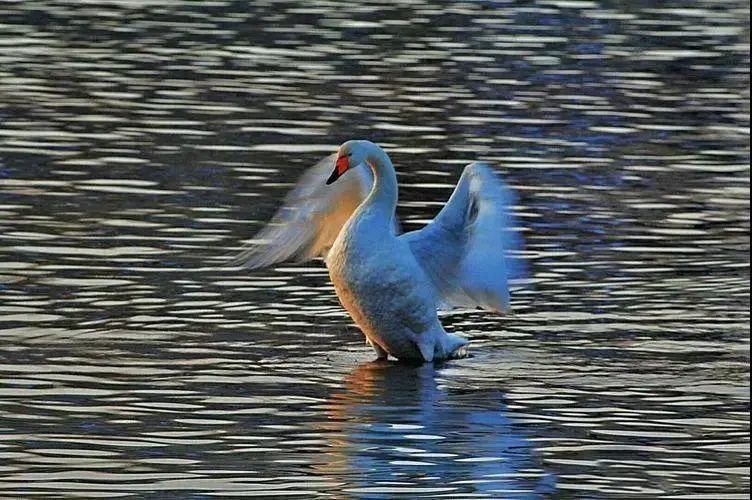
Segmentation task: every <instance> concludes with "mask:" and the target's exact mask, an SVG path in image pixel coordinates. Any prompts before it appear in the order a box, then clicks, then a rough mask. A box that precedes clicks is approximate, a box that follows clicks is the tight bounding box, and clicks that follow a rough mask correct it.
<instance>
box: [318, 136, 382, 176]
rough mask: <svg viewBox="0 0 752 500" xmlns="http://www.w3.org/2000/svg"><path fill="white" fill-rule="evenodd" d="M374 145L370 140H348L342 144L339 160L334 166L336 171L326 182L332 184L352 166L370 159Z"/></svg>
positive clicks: (339, 150) (338, 153) (338, 155)
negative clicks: (369, 155)
mask: <svg viewBox="0 0 752 500" xmlns="http://www.w3.org/2000/svg"><path fill="white" fill-rule="evenodd" d="M373 146H376V145H375V144H374V143H372V142H370V141H347V142H346V143H344V144H342V145H341V146H340V147H339V149H338V150H337V162H336V163H335V166H334V172H332V175H330V176H329V178H328V179H327V180H326V183H327V184H331V183H332V182H334V181H336V180H337V179H339V178H340V177H341V176H342V174H344V173H345V172H347V171H348V170H350V169H351V168H355V167H357V166H358V165H361V164H363V163H366V162H367V161H368V153H369V151H370V150H371V148H372V147H373Z"/></svg>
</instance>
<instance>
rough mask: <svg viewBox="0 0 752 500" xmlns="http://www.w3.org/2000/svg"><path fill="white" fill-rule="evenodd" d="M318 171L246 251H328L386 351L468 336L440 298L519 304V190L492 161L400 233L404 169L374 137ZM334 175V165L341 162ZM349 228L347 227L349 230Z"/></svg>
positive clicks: (472, 170)
mask: <svg viewBox="0 0 752 500" xmlns="http://www.w3.org/2000/svg"><path fill="white" fill-rule="evenodd" d="M334 160H335V158H334V156H332V157H329V158H328V159H325V160H324V161H322V162H321V163H319V165H317V166H316V167H314V168H313V169H311V170H310V171H308V172H307V173H306V174H305V175H304V176H303V178H302V179H301V180H300V182H299V183H298V186H297V187H296V189H294V190H293V191H292V193H291V194H290V195H289V196H288V198H287V200H286V203H285V206H283V207H282V208H281V209H280V210H279V211H278V212H277V215H276V216H275V218H274V220H273V224H271V225H269V226H267V227H266V228H264V229H263V230H262V232H261V233H260V235H259V236H260V238H261V241H259V242H258V243H257V244H256V245H254V246H252V247H251V248H250V249H248V250H246V251H245V252H244V253H243V254H242V255H241V256H240V257H239V259H242V261H243V262H244V263H245V264H246V265H248V266H250V267H260V266H263V265H268V264H271V263H273V262H278V261H280V260H284V259H286V258H289V257H295V256H297V257H301V258H311V257H314V256H318V255H324V256H325V260H326V263H327V267H328V268H329V275H330V276H331V279H332V282H333V283H334V286H335V288H336V290H337V295H338V296H339V298H340V300H341V302H342V304H343V305H344V306H345V308H346V309H347V310H348V312H349V313H350V315H351V316H352V317H353V319H354V320H355V322H356V323H357V324H358V326H359V327H360V328H361V330H363V333H364V334H365V336H366V339H367V340H368V342H369V343H370V344H371V345H372V346H373V347H374V349H375V350H376V352H377V353H378V356H379V358H385V357H386V356H387V353H389V354H391V355H392V356H394V357H397V358H412V359H421V360H426V361H431V360H433V359H444V358H449V357H456V356H458V355H459V354H460V353H461V352H462V351H464V349H462V348H463V346H464V345H465V344H466V343H467V341H466V340H465V339H463V338H460V337H457V336H456V335H451V334H449V333H447V332H446V331H445V330H444V328H443V327H442V325H441V323H440V322H439V319H438V316H437V314H436V310H437V307H439V305H440V304H446V305H449V306H464V307H479V306H480V307H483V308H485V309H489V310H492V311H497V312H502V311H504V310H506V309H507V308H508V306H509V287H508V279H509V278H510V275H513V274H515V273H514V271H515V270H514V269H512V267H513V266H512V261H511V260H510V259H509V258H508V257H509V255H508V252H509V251H511V250H515V249H518V248H519V246H520V245H519V243H520V242H519V237H518V236H516V234H515V233H514V232H513V231H512V230H511V228H512V227H513V220H512V215H511V213H510V211H509V205H510V203H511V201H512V195H511V193H510V191H509V190H508V189H507V188H506V186H505V185H504V184H503V183H502V182H501V180H500V179H499V178H498V177H497V176H496V175H495V174H494V172H493V171H492V170H491V169H490V168H489V167H487V166H485V165H482V164H479V163H473V164H470V165H468V166H467V167H465V170H464V172H463V173H462V177H460V180H459V183H458V184H457V187H456V188H455V190H454V193H453V194H452V196H451V198H450V199H449V201H448V202H447V204H446V206H445V207H444V208H443V210H441V212H440V213H439V214H438V216H437V217H436V218H435V219H434V220H433V221H432V222H431V223H430V224H429V225H427V226H426V227H424V228H423V229H421V230H419V231H413V232H411V233H407V234H404V235H402V236H398V235H397V234H395V231H394V226H395V208H396V206H397V176H396V175H395V172H394V167H393V166H392V162H391V160H390V159H389V156H387V154H386V153H385V152H384V151H383V150H382V149H381V148H380V147H379V146H377V145H376V144H373V143H371V142H368V141H348V142H346V143H344V144H343V145H342V146H340V148H339V151H338V153H337V156H336V161H334ZM362 164H366V165H367V166H368V167H369V168H358V169H356V172H354V173H353V174H350V175H348V176H345V177H344V178H343V180H342V181H341V182H340V183H338V184H340V185H339V186H333V187H327V186H325V185H324V177H325V173H324V172H325V171H324V169H329V168H334V171H333V172H332V173H331V176H330V177H329V179H328V180H327V181H326V184H327V185H328V184H331V183H333V182H334V181H336V180H337V179H338V178H339V177H340V176H342V175H343V174H344V173H345V172H346V171H348V170H350V169H354V168H356V167H358V166H360V165H362ZM340 229H341V230H340Z"/></svg>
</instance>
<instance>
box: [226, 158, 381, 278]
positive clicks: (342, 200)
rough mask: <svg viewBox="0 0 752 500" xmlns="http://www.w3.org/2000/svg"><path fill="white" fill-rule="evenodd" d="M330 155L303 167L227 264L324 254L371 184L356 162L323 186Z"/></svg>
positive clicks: (332, 160) (367, 171)
mask: <svg viewBox="0 0 752 500" xmlns="http://www.w3.org/2000/svg"><path fill="white" fill-rule="evenodd" d="M336 160H337V155H336V153H335V154H332V155H329V156H327V157H326V158H324V159H322V160H321V161H319V162H318V163H317V164H316V165H314V166H313V167H311V168H309V169H308V170H306V171H305V173H303V175H302V176H301V178H300V180H299V181H298V183H297V184H296V185H295V187H294V188H293V189H292V191H290V193H289V194H288V195H287V197H286V198H285V200H284V202H283V204H282V207H281V208H280V209H279V210H277V213H276V214H274V217H273V218H272V220H271V222H269V224H267V225H266V226H264V227H263V228H262V229H261V231H259V232H258V234H257V235H256V236H255V237H254V239H253V240H252V241H251V242H250V244H249V245H248V246H247V247H246V248H244V249H243V250H242V251H241V252H240V254H238V255H237V256H236V257H234V258H233V259H232V261H231V262H230V264H231V265H239V266H245V267H249V268H252V269H255V268H259V267H265V266H268V265H271V264H274V263H277V262H281V261H283V260H291V259H292V260H298V261H303V260H308V259H312V258H315V257H326V254H327V252H328V251H329V248H330V247H331V246H332V243H333V242H334V240H335V239H336V238H337V235H338V234H339V231H340V229H342V226H343V225H344V224H345V222H347V219H349V218H350V216H351V215H352V213H353V212H354V211H355V209H356V208H357V207H358V205H360V203H361V202H362V201H363V200H364V199H365V198H366V196H367V195H368V193H369V192H370V190H371V186H372V185H373V173H372V172H371V169H370V168H364V166H360V167H358V168H354V169H352V171H351V172H348V173H347V175H344V176H342V178H341V179H340V180H339V181H338V182H336V183H334V184H331V185H328V186H327V185H326V184H325V182H326V179H327V178H328V177H329V174H331V172H332V170H334V164H335V161H336Z"/></svg>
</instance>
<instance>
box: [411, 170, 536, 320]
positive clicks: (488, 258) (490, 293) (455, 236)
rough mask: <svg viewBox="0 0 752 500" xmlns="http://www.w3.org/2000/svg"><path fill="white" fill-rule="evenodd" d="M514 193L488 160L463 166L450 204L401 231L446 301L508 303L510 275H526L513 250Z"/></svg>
mask: <svg viewBox="0 0 752 500" xmlns="http://www.w3.org/2000/svg"><path fill="white" fill-rule="evenodd" d="M514 199H515V196H514V194H513V193H512V191H511V190H510V189H509V188H508V187H507V186H506V185H505V184H504V183H503V182H502V180H501V179H500V178H499V177H498V176H497V175H496V174H495V173H494V171H493V170H492V169H491V168H490V167H489V166H487V165H484V164H481V163H472V164H470V165H468V166H467V167H465V170H464V171H463V172H462V177H460V180H459V182H458V183H457V187H456V188H455V190H454V192H453V193H452V196H451V197H450V198H449V201H448V202H447V204H446V206H444V208H443V209H442V210H441V212H439V214H438V215H437V216H436V218H435V219H434V220H433V221H431V222H430V223H429V224H428V225H427V226H425V227H424V228H422V229H420V230H418V231H413V232H410V233H406V234H404V235H402V236H401V238H404V239H405V240H406V241H407V242H408V243H409V244H410V248H411V250H412V252H413V254H414V255H415V257H416V259H417V260H418V262H419V263H420V265H421V266H422V267H423V269H424V270H425V272H426V274H428V276H429V277H430V279H431V281H432V282H433V284H434V286H435V287H436V290H437V291H438V294H439V298H440V300H441V304H440V306H441V307H442V308H445V307H449V308H452V307H473V308H474V307H482V308H484V309H489V310H493V311H499V312H503V311H506V310H508V308H509V280H511V279H515V278H522V277H523V275H524V273H525V269H524V263H523V262H522V261H521V260H520V259H519V258H513V257H512V256H513V254H515V253H518V252H519V251H521V250H522V237H521V236H520V234H519V233H518V232H517V230H516V221H515V218H514V215H513V214H512V212H511V206H512V205H513V203H514Z"/></svg>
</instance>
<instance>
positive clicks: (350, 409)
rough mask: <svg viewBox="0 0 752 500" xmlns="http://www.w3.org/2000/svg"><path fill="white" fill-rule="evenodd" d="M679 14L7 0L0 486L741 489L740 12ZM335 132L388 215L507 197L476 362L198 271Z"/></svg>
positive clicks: (56, 493) (700, 5)
mask: <svg viewBox="0 0 752 500" xmlns="http://www.w3.org/2000/svg"><path fill="white" fill-rule="evenodd" d="M672 5H673V6H672V8H664V7H661V6H660V5H658V4H656V3H655V2H644V1H636V2H617V1H610V0H600V1H598V0H593V1H590V0H585V1H580V0H577V1H568V0H567V1H540V2H535V3H529V4H522V3H521V4H518V3H515V2H493V1H481V2H431V1H428V0H418V1H410V2H385V3H383V4H382V3H370V2H366V3H357V2H340V1H305V2H302V1H301V2H288V1H274V2H272V1H256V2H250V3H249V2H236V1H225V0H219V1H212V2H191V1H181V0H176V1H171V2H152V1H142V2H131V1H125V0H122V1H121V0H114V1H107V2H98V1H87V2H72V1H66V0H58V1H36V0H29V1H24V2H7V3H4V4H3V5H0V20H1V21H0V26H1V27H2V28H1V29H0V48H1V49H2V50H0V457H1V458H2V459H1V460H0V495H2V496H4V497H14V498H16V497H25V496H44V497H46V498H56V497H67V496H84V497H87V498H89V497H90V498H93V497H97V496H102V497H114V496H129V495H130V496H139V497H146V498H149V497H154V498H167V497H171V498H174V497H176V496H177V497H182V498H199V497H201V498H204V497H205V496H206V495H210V496H243V497H250V496H266V497H268V496H274V495H279V496H299V497H305V498H311V497H318V496H320V497H332V498H396V497H402V498H420V497H430V498H436V497H444V496H446V497H457V496H462V497H471V496H472V497H478V498H540V497H546V496H550V495H553V494H555V495H556V496H557V498H583V497H588V498H591V497H592V498H595V497H599V498H604V497H610V498H630V497H633V498H646V497H650V498H721V497H722V498H731V499H733V498H746V497H747V496H746V492H747V491H748V488H749V469H748V464H749V462H748V460H749V258H748V252H749V148H748V140H749V106H748V103H749V93H748V88H749V64H748V62H749V49H748V40H749V26H748V19H749V11H748V3H747V4H744V3H743V2H739V3H738V4H735V3H734V2H725V3H718V2H714V1H710V0H696V1H680V2H678V3H677V2H674V3H673V4H672ZM353 137H363V138H369V139H371V140H373V141H376V142H379V143H380V144H382V145H384V146H385V148H386V149H388V151H389V152H390V154H391V156H392V158H393V160H394V162H395V164H396V165H397V166H398V169H399V178H400V183H401V189H402V198H403V199H404V200H409V201H405V202H404V203H403V204H402V205H400V207H399V209H398V210H399V213H400V216H401V218H402V220H403V221H404V227H405V229H414V228H417V227H420V225H421V224H423V223H424V222H425V221H426V220H428V219H430V218H431V217H432V216H433V214H435V213H436V212H437V211H438V209H439V206H440V203H441V202H443V201H444V200H445V199H446V198H447V196H448V194H449V193H450V191H451V188H452V186H453V184H454V183H455V182H456V179H457V178H458V177H459V173H460V171H461V168H462V166H463V165H464V164H466V163H469V162H470V161H473V160H486V161H489V162H491V163H493V164H495V165H496V166H497V167H498V168H499V170H500V171H502V172H503V173H504V176H505V179H507V180H508V182H509V183H510V184H511V185H513V186H514V187H515V188H516V189H517V190H518V192H519V194H520V202H519V206H518V207H516V209H517V212H518V214H519V217H520V220H521V221H522V225H523V227H524V229H523V230H524V232H525V236H526V239H527V243H528V244H527V250H526V253H527V257H528V258H529V260H530V263H531V269H532V272H533V275H532V279H531V280H530V283H529V284H528V286H526V287H525V288H523V289H522V290H520V291H519V292H518V293H517V294H516V295H515V296H514V298H513V306H514V309H515V311H516V314H515V315H514V316H512V317H508V318H503V319H498V318H496V317H493V316H490V315H486V314H483V313H463V314H455V315H451V316H449V317H447V318H446V321H445V322H446V324H447V325H448V328H450V329H452V330H454V331H459V332H462V333H463V334H464V335H466V336H468V337H469V338H470V339H471V342H472V344H471V346H472V350H471V352H472V353H473V355H474V356H473V357H472V358H470V359H465V360H460V361H454V362H451V363H448V364H446V365H444V366H437V367H433V366H423V367H410V366H403V365H394V364H378V363H369V362H366V361H367V360H368V359H370V358H371V357H372V353H371V352H370V350H369V349H368V348H367V347H366V346H365V345H363V342H362V338H361V335H360V333H359V332H358V331H357V329H355V328H354V327H353V326H352V325H351V323H350V321H349V319H348V317H347V316H346V314H345V313H344V312H343V311H342V309H341V308H340V307H339V306H338V303H337V299H336V297H335V295H334V293H333V289H332V287H331V285H330V284H329V281H328V278H327V274H326V270H325V269H324V268H323V266H322V265H321V263H318V262H314V263H309V264H305V265H297V264H289V265H282V266H279V267H277V268H275V269H269V270H264V271H259V272H253V273H248V272H238V271H237V270H232V269H229V268H225V267H222V263H223V262H224V261H225V260H226V258H227V256H229V255H232V254H233V252H235V251H237V249H239V248H241V247H242V245H243V242H244V241H245V240H247V239H249V238H251V237H252V236H253V234H254V233H255V231H256V230H258V228H259V227H261V225H262V224H263V223H264V222H265V221H266V220H267V219H268V218H269V217H270V215H271V214H272V213H273V211H274V209H275V207H276V205H277V203H278V202H279V200H280V199H281V198H282V197H283V195H284V193H285V192H286V190H287V189H288V188H289V186H290V185H291V183H292V182H294V181H295V179H296V178H297V176H298V175H299V174H300V172H302V170H303V169H304V168H305V167H306V166H308V165H311V164H313V163H314V162H315V161H316V160H317V159H318V158H320V157H322V156H324V155H325V154H328V153H330V152H331V151H332V150H333V149H334V148H335V147H336V146H337V145H338V144H339V143H340V142H342V141H343V140H346V139H348V138H353Z"/></svg>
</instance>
